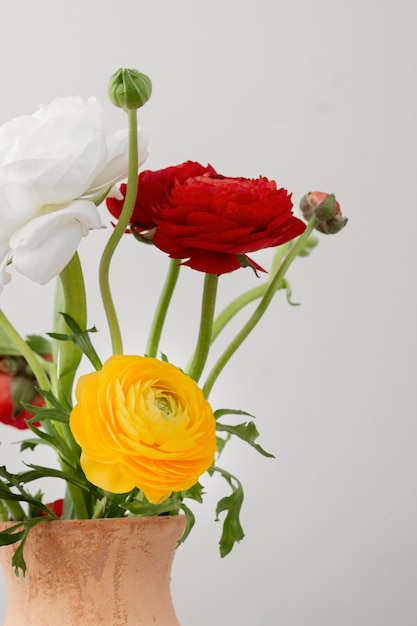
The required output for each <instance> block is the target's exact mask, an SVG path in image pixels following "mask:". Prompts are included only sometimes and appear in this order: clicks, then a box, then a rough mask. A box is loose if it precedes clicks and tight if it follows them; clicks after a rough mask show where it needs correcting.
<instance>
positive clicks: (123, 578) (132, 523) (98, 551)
mask: <svg viewBox="0 0 417 626" xmlns="http://www.w3.org/2000/svg"><path fill="white" fill-rule="evenodd" d="M14 523H15V522H14ZM7 525H10V523H9V522H1V523H0V530H3V529H4V528H5V527H6V526H7ZM184 527H185V517H184V516H183V515H179V516H172V517H171V516H169V517H168V516H167V517H146V518H125V519H97V520H74V521H72V520H69V521H66V520H62V521H53V522H45V523H40V524H38V525H37V526H35V527H34V528H33V529H32V530H31V531H30V532H29V535H28V538H27V541H26V544H25V547H24V557H25V561H26V565H27V572H26V576H24V577H23V576H22V575H21V574H20V575H19V576H16V575H15V573H14V569H13V567H12V566H11V558H12V555H13V553H14V551H15V549H16V544H15V545H11V546H3V547H1V548H0V563H1V564H2V566H3V570H4V572H5V576H6V582H7V589H8V611H7V615H6V621H5V622H4V626H57V624H59V625H60V626H81V625H82V626H102V625H103V624H106V625H109V626H128V625H132V626H133V625H134V626H179V622H178V620H177V618H176V615H175V611H174V608H173V604H172V600H171V592H170V576H171V566H172V561H173V558H174V552H175V547H176V543H177V541H178V539H179V538H180V537H181V535H182V533H183V531H184Z"/></svg>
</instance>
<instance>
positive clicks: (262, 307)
mask: <svg viewBox="0 0 417 626" xmlns="http://www.w3.org/2000/svg"><path fill="white" fill-rule="evenodd" d="M315 225H316V219H315V218H313V219H312V220H310V222H309V223H308V225H307V228H306V230H305V231H304V233H303V234H302V235H301V237H299V238H298V239H297V241H296V242H295V243H294V245H293V246H292V247H291V248H290V250H289V252H288V254H287V256H286V257H285V258H284V260H283V261H282V263H281V265H280V267H279V268H278V270H277V271H276V273H275V275H274V277H273V278H272V280H271V281H270V282H269V285H268V288H267V290H266V292H265V294H264V296H263V298H262V300H261V301H260V303H259V304H258V306H257V308H256V309H255V311H254V312H253V314H252V315H251V317H250V318H249V319H248V321H247V322H246V324H245V325H244V326H243V327H242V329H241V330H240V331H239V332H238V333H237V335H236V336H235V337H234V339H233V340H232V341H231V342H230V344H229V345H228V347H227V348H226V350H225V351H224V352H223V354H222V355H221V356H220V358H219V359H218V361H217V362H216V363H215V365H214V367H213V368H212V370H211V372H210V373H209V375H208V376H207V379H206V382H205V384H204V386H203V392H204V395H205V396H206V398H208V396H209V394H210V392H211V390H212V388H213V385H214V383H215V382H216V380H217V378H218V376H219V374H220V373H221V371H222V370H223V368H224V367H225V365H226V364H227V363H228V361H229V360H230V359H231V357H232V356H233V355H234V353H235V352H236V350H237V349H238V348H239V347H240V346H241V344H242V343H243V341H244V340H245V339H246V338H247V336H248V335H249V334H250V332H251V331H252V330H253V329H254V328H255V326H256V325H257V323H258V322H259V320H260V319H261V317H262V316H263V314H264V313H265V311H266V310H267V308H268V306H269V305H270V303H271V300H272V298H273V297H274V295H275V292H276V291H277V288H278V286H279V284H280V283H281V281H282V280H283V278H284V276H285V274H286V272H287V270H288V268H289V267H290V265H291V263H292V262H293V261H294V259H295V258H296V257H297V256H298V253H299V252H300V250H302V249H303V247H304V244H305V242H306V241H307V239H308V237H309V236H310V234H311V232H312V230H313V229H314V227H315Z"/></svg>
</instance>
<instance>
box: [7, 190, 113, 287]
mask: <svg viewBox="0 0 417 626" xmlns="http://www.w3.org/2000/svg"><path fill="white" fill-rule="evenodd" d="M100 227H101V220H100V216H99V214H98V211H97V208H96V206H95V205H94V204H93V203H92V202H89V201H88V200H78V201H76V202H73V203H72V204H71V205H70V206H68V207H66V208H65V209H61V210H60V211H56V212H54V213H48V214H47V215H42V216H40V217H36V218H34V219H32V220H30V221H29V222H27V224H25V225H24V226H23V227H22V228H20V229H19V230H17V231H16V232H15V233H14V235H13V236H12V237H11V239H10V247H11V249H12V251H13V252H12V258H13V266H14V267H15V269H16V270H17V271H18V272H20V273H21V274H23V275H24V276H26V277H27V278H30V279H31V280H33V281H35V282H37V283H40V284H41V285H44V284H46V283H47V282H48V281H49V280H51V278H54V277H55V276H57V275H58V274H59V273H60V272H61V271H62V270H63V269H64V267H65V266H66V265H67V264H68V263H69V261H70V260H71V258H72V257H73V255H74V253H75V252H76V250H77V247H78V245H79V243H80V241H81V238H82V237H85V236H86V235H87V234H88V232H89V230H90V229H94V228H100Z"/></svg>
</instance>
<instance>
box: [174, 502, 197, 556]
mask: <svg viewBox="0 0 417 626" xmlns="http://www.w3.org/2000/svg"><path fill="white" fill-rule="evenodd" d="M180 507H181V510H182V511H183V512H184V513H185V517H186V520H187V523H186V526H185V530H184V533H183V535H182V537H181V538H180V539H179V540H178V545H180V544H181V543H184V541H185V540H186V539H187V537H188V535H189V534H190V532H191V531H192V529H193V527H194V524H195V516H194V513H193V512H192V511H191V509H189V508H188V506H187V505H186V504H184V502H181V504H180Z"/></svg>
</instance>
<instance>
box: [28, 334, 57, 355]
mask: <svg viewBox="0 0 417 626" xmlns="http://www.w3.org/2000/svg"><path fill="white" fill-rule="evenodd" d="M26 343H27V344H28V346H29V348H31V349H32V350H33V351H34V352H36V354H40V355H41V356H42V355H44V354H51V351H52V346H51V342H50V341H48V340H47V339H46V338H45V337H41V336H40V335H28V337H27V338H26Z"/></svg>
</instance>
